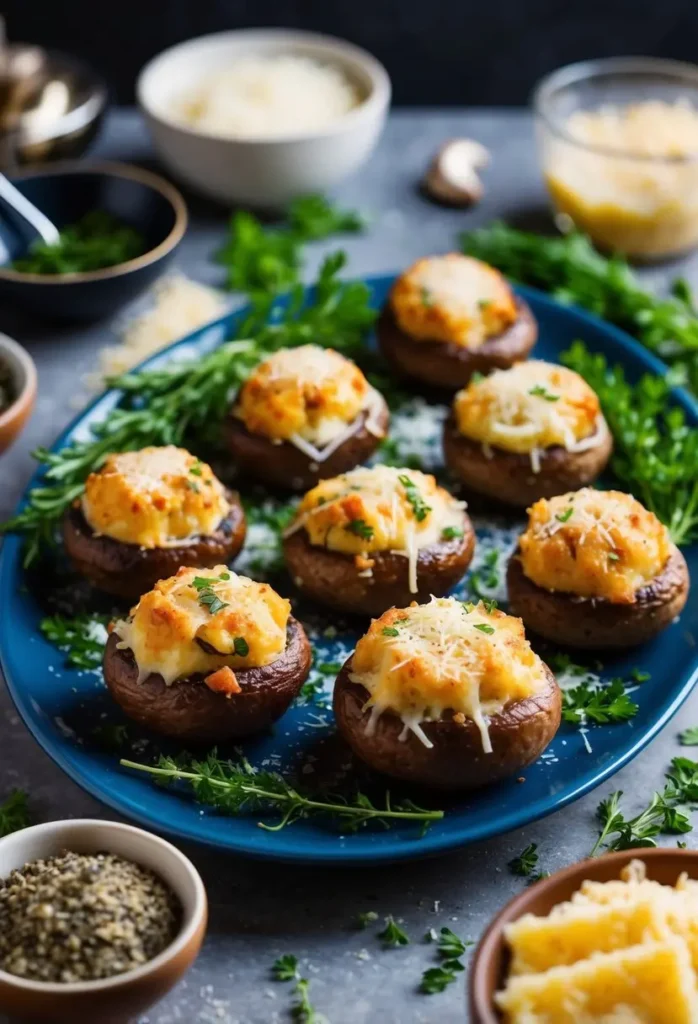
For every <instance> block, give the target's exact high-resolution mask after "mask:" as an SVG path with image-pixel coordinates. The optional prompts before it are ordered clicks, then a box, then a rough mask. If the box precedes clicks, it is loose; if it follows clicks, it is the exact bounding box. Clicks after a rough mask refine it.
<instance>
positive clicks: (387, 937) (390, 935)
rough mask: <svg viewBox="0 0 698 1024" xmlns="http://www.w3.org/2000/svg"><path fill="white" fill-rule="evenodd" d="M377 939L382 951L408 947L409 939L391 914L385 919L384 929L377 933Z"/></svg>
mask: <svg viewBox="0 0 698 1024" xmlns="http://www.w3.org/2000/svg"><path fill="white" fill-rule="evenodd" d="M378 938H379V939H380V940H381V942H382V943H383V948H384V949H396V948H397V947H398V946H409V944H410V937H409V935H408V934H407V932H406V931H405V930H404V929H403V928H401V927H400V925H399V924H398V923H397V921H396V920H395V918H394V917H393V915H392V914H388V916H387V917H386V919H385V927H384V928H383V929H382V930H381V931H379V932H378Z"/></svg>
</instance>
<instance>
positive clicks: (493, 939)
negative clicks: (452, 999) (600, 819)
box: [468, 848, 698, 1024]
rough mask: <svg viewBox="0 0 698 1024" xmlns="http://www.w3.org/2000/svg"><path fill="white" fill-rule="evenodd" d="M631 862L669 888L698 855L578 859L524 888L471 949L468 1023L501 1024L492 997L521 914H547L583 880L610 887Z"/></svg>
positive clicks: (663, 851) (692, 868) (696, 869)
mask: <svg viewBox="0 0 698 1024" xmlns="http://www.w3.org/2000/svg"><path fill="white" fill-rule="evenodd" d="M631 860H641V861H644V863H645V865H646V866H647V877H648V878H651V879H654V880H655V881H657V882H662V883H663V884H664V885H674V883H675V882H676V879H677V878H678V876H679V875H680V874H681V872H682V871H685V872H686V873H687V874H688V875H689V877H690V878H698V850H678V849H671V848H659V849H655V850H653V849H646V850H643V849H639V850H623V851H622V853H609V854H606V855H605V856H603V857H597V858H594V859H593V860H583V861H580V862H579V863H578V864H571V865H570V866H569V867H568V868H564V869H563V870H562V871H557V872H556V873H555V874H554V875H551V876H550V878H544V879H543V880H542V881H540V882H536V884H535V885H532V886H530V887H529V888H527V889H524V891H523V892H522V893H520V894H519V895H518V896H516V897H514V899H513V900H510V901H509V903H507V904H506V906H504V907H503V908H502V910H500V912H499V913H498V914H497V916H496V917H495V919H494V920H493V921H492V923H491V924H490V926H489V928H488V929H487V931H486V932H485V934H484V935H483V936H482V938H481V940H480V943H479V945H478V947H477V949H476V950H475V955H474V957H473V960H472V963H471V967H470V975H469V979H468V988H469V993H468V995H469V1006H470V1020H471V1021H472V1024H501V1021H502V1016H501V1014H500V1013H499V1012H498V1011H497V1009H496V1008H495V1005H494V994H495V992H497V991H498V990H499V989H501V988H502V986H503V984H504V981H505V979H506V974H507V969H508V959H509V954H508V951H507V946H506V942H505V941H504V929H505V927H506V925H508V924H510V923H511V922H512V921H516V920H518V918H520V917H522V916H523V915H524V914H537V915H538V916H541V917H542V916H544V915H545V914H548V913H549V912H550V911H551V910H552V908H553V907H554V906H555V905H556V904H557V903H562V902H563V901H564V900H568V899H569V898H570V897H571V896H572V894H573V893H575V892H576V891H577V890H578V889H579V887H580V886H581V884H582V882H583V881H584V880H585V879H590V880H591V881H593V882H609V881H611V880H612V879H614V878H619V877H620V872H621V868H624V867H625V865H626V864H629V863H630V861H631Z"/></svg>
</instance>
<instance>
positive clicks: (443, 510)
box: [286, 466, 467, 593]
mask: <svg viewBox="0 0 698 1024" xmlns="http://www.w3.org/2000/svg"><path fill="white" fill-rule="evenodd" d="M464 509H465V503H464V502H461V501H457V500H456V499H455V498H453V497H452V495H450V494H449V493H448V492H447V491H445V490H444V489H443V488H441V487H438V486H437V484H436V481H435V479H434V477H433V476H429V475H427V474H425V473H420V472H418V471H417V470H411V469H396V468H394V467H392V466H373V467H371V468H366V467H363V466H361V467H359V468H358V469H354V470H352V471H351V472H349V473H344V474H342V475H341V476H338V477H334V478H333V479H330V480H323V481H321V482H320V483H319V484H318V485H317V487H314V488H313V489H312V490H310V491H308V493H307V494H306V495H305V496H304V498H303V500H302V501H301V504H300V506H299V508H298V512H297V514H296V518H295V519H294V521H293V523H292V524H291V526H290V527H289V529H288V530H287V531H286V535H287V536H289V535H291V534H292V533H294V532H295V531H296V530H300V529H304V530H305V531H306V534H307V536H308V540H309V541H310V543H311V544H312V545H314V546H315V547H325V548H327V549H328V550H330V551H339V552H341V553H342V554H347V555H354V556H356V557H357V559H364V561H366V562H368V563H369V564H362V565H361V567H360V568H361V570H362V572H364V573H365V574H366V575H369V574H370V570H371V565H370V555H371V553H372V552H378V551H390V552H393V553H396V554H401V555H404V556H405V557H406V558H407V559H408V562H409V586H410V591H411V593H416V592H417V563H418V558H419V552H420V550H421V549H422V548H425V547H431V546H432V545H434V544H437V543H439V542H440V541H442V540H444V539H455V538H456V537H459V536H463V532H464V530H465V528H466V524H467V520H466V516H465V512H464Z"/></svg>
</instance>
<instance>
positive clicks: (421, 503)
mask: <svg viewBox="0 0 698 1024" xmlns="http://www.w3.org/2000/svg"><path fill="white" fill-rule="evenodd" d="M398 480H399V481H400V483H401V484H402V486H403V488H404V490H405V496H406V497H407V500H408V502H409V503H410V505H411V506H412V514H413V515H414V518H415V519H416V520H417V522H418V523H422V522H424V520H425V519H426V517H427V516H428V515H429V513H430V512H431V505H427V503H426V501H425V500H424V498H423V497H422V493H421V491H420V490H419V488H418V487H417V485H416V483H415V482H414V480H412V478H411V477H409V476H407V474H406V473H401V474H400V476H399V477H398Z"/></svg>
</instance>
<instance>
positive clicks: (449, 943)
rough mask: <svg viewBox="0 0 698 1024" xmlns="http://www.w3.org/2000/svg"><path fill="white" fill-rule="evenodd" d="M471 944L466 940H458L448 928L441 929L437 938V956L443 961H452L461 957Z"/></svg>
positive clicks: (458, 937)
mask: <svg viewBox="0 0 698 1024" xmlns="http://www.w3.org/2000/svg"><path fill="white" fill-rule="evenodd" d="M472 945H473V943H472V942H471V941H470V940H469V939H466V940H465V941H463V939H461V938H460V936H458V935H456V933H455V932H452V931H451V929H450V928H442V929H441V934H440V936H439V944H438V954H439V956H441V957H443V958H444V960H452V959H454V958H457V957H460V956H463V954H464V953H465V951H466V949H467V948H468V946H472Z"/></svg>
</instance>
